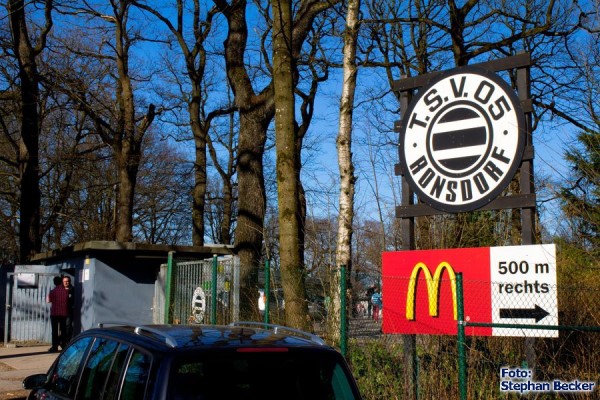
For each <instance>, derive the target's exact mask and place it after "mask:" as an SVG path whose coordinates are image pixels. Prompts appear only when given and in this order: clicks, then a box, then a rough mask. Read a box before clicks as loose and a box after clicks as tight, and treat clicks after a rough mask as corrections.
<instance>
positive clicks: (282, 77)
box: [272, 0, 308, 330]
mask: <svg viewBox="0 0 600 400" xmlns="http://www.w3.org/2000/svg"><path fill="white" fill-rule="evenodd" d="M272 8H273V88H274V96H275V145H276V153H277V197H278V205H279V218H278V220H279V258H280V262H281V284H282V287H283V294H284V299H285V322H286V325H288V326H292V327H295V328H298V329H304V330H307V329H308V323H307V322H308V321H307V319H306V315H307V311H308V309H307V305H306V302H305V298H306V291H305V289H304V273H303V266H302V264H301V259H300V244H299V236H298V232H299V216H300V207H299V197H298V180H297V179H296V177H297V171H298V170H299V169H300V166H299V165H298V163H297V156H296V155H297V151H296V129H295V102H294V77H293V73H294V66H293V59H292V54H291V37H292V4H291V2H290V0H276V1H274V2H273V3H272Z"/></svg>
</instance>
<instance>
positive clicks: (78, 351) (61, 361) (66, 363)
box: [49, 337, 92, 396]
mask: <svg viewBox="0 0 600 400" xmlns="http://www.w3.org/2000/svg"><path fill="white" fill-rule="evenodd" d="M91 341H92V338H91V337H84V338H81V339H78V340H76V341H74V342H73V343H72V344H71V345H69V347H67V348H66V349H65V351H64V352H63V353H62V354H61V355H60V356H59V358H58V360H57V361H56V364H55V365H56V367H55V368H54V369H52V370H51V371H50V374H51V376H50V377H49V378H50V379H49V382H50V385H49V388H50V390H51V391H53V392H56V393H58V394H60V395H63V396H72V395H73V394H74V392H75V389H76V388H77V381H78V379H77V371H78V370H79V367H80V364H81V362H82V360H83V359H84V356H85V354H86V350H87V349H88V347H89V345H90V343H91Z"/></svg>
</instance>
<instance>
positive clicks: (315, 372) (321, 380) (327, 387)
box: [169, 351, 356, 400]
mask: <svg viewBox="0 0 600 400" xmlns="http://www.w3.org/2000/svg"><path fill="white" fill-rule="evenodd" d="M169 393H170V397H169V398H172V399H175V400H200V399H202V400H211V399H244V400H253V399H256V400H259V399H260V400H275V399H286V400H354V399H356V396H355V394H354V391H353V386H352V384H351V383H350V380H349V376H348V375H347V374H346V369H345V368H344V367H343V366H342V365H341V364H340V363H339V362H338V360H337V358H336V357H333V356H332V354H331V353H326V352H322V351H315V352H308V351H302V352H294V351H289V352H288V351H281V352H256V351H253V352H236V353H233V352H232V353H223V352H220V353H218V354H216V353H214V354H212V355H211V354H210V353H204V354H201V355H198V356H196V357H195V358H194V359H187V360H181V361H180V362H178V363H177V364H176V366H175V367H174V368H173V370H172V373H171V377H170V380H169Z"/></svg>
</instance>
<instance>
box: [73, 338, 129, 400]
mask: <svg viewBox="0 0 600 400" xmlns="http://www.w3.org/2000/svg"><path fill="white" fill-rule="evenodd" d="M118 345H119V343H118V342H116V341H114V340H110V339H106V338H96V340H95V341H94V344H93V346H92V349H91V350H90V355H89V357H88V360H87V362H86V364H85V367H84V368H83V371H82V373H81V380H80V384H79V390H78V393H77V399H82V400H91V399H99V398H102V396H103V394H104V393H103V390H104V384H105V383H106V378H107V377H108V372H109V371H110V367H111V366H112V362H113V359H114V357H115V354H116V350H117V347H118Z"/></svg>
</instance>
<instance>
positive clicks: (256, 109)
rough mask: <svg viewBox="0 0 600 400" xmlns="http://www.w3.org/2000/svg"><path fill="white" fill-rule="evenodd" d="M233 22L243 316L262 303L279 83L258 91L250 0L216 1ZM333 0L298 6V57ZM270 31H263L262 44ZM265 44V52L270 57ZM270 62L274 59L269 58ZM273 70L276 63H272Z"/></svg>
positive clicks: (294, 44) (229, 63)
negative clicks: (269, 142) (267, 170)
mask: <svg viewBox="0 0 600 400" xmlns="http://www.w3.org/2000/svg"><path fill="white" fill-rule="evenodd" d="M214 1H215V4H216V5H217V7H218V8H219V10H220V12H221V13H223V15H224V16H225V18H226V19H227V23H228V34H227V39H226V40H225V61H226V68H227V77H228V80H229V84H230V85H231V88H232V90H233V93H234V96H235V98H234V103H235V106H236V107H237V109H238V112H239V142H238V162H237V174H238V195H239V200H238V219H237V225H236V230H235V248H236V250H237V252H238V254H239V257H240V264H241V281H242V298H243V299H244V303H245V304H247V305H248V307H250V309H247V310H243V311H242V315H252V314H255V315H257V312H258V310H257V309H256V308H257V306H256V302H255V301H254V299H255V297H256V292H257V280H258V263H259V260H260V258H261V254H262V245H263V227H264V225H263V224H264V218H265V210H266V192H265V182H264V170H263V154H264V150H265V143H266V139H267V128H268V127H269V124H270V123H271V121H272V119H273V117H274V113H275V108H274V100H273V82H272V80H269V81H268V82H267V84H266V85H265V86H264V87H263V88H262V89H261V90H259V91H258V92H256V91H255V90H254V88H253V86H252V79H251V75H250V74H249V71H248V69H247V68H246V59H245V57H246V50H247V40H248V24H247V15H246V5H247V1H246V0H233V1H231V2H230V3H229V2H227V1H225V0H214ZM332 4H333V3H332V2H325V1H318V0H305V1H301V2H300V3H299V5H298V8H297V10H296V13H295V15H294V19H293V21H294V22H293V26H292V36H291V37H292V38H291V43H290V46H291V49H290V51H291V54H292V57H293V58H294V59H298V57H299V55H300V52H301V50H302V45H303V43H304V41H305V39H306V37H307V35H308V33H309V32H310V29H311V27H312V23H313V21H314V19H315V17H316V16H317V15H318V14H319V13H321V12H322V11H324V10H326V9H328V8H329V7H331V6H332ZM267 35H268V31H265V32H263V35H262V36H263V38H262V43H263V44H264V43H265V38H266V36H267ZM265 50H266V49H265V48H263V50H262V54H263V55H266V54H267V53H266V52H265ZM265 58H266V60H265V62H268V61H269V60H268V57H265ZM267 68H268V69H270V65H268V66H267Z"/></svg>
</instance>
